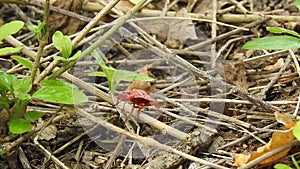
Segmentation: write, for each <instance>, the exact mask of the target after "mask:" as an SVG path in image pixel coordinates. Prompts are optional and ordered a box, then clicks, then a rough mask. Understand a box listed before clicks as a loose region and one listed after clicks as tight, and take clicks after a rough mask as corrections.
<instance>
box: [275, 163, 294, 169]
mask: <svg viewBox="0 0 300 169" xmlns="http://www.w3.org/2000/svg"><path fill="white" fill-rule="evenodd" d="M274 168H275V169H293V168H292V167H290V166H288V165H286V164H281V163H278V164H276V165H275V166H274Z"/></svg>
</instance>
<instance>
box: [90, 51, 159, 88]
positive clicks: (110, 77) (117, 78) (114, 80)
mask: <svg viewBox="0 0 300 169" xmlns="http://www.w3.org/2000/svg"><path fill="white" fill-rule="evenodd" d="M91 55H92V56H93V57H94V58H95V59H96V60H97V62H98V63H99V65H100V67H101V69H102V71H103V72H92V73H89V74H88V75H89V76H99V77H106V78H107V81H108V86H109V90H110V91H114V90H115V89H116V87H117V85H118V84H119V83H120V82H121V81H127V82H131V81H134V80H137V81H153V80H154V79H153V78H151V77H148V76H144V75H140V74H137V73H134V72H130V71H127V70H118V69H115V68H113V67H111V66H107V65H106V64H105V62H104V61H103V60H102V58H101V56H100V55H99V54H98V53H97V52H96V50H94V51H92V52H91Z"/></svg>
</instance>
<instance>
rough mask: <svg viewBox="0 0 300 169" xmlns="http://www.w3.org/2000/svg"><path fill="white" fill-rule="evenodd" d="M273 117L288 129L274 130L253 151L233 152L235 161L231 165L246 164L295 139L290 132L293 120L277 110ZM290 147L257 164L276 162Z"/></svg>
mask: <svg viewBox="0 0 300 169" xmlns="http://www.w3.org/2000/svg"><path fill="white" fill-rule="evenodd" d="M275 117H276V120H277V121H278V122H279V123H282V124H284V125H285V126H288V127H290V129H289V130H285V131H277V132H274V133H273V135H272V138H271V140H270V141H269V142H268V143H267V144H266V145H264V146H262V147H259V148H258V149H257V151H254V152H252V153H251V154H249V155H243V154H233V156H234V158H235V162H234V164H233V166H237V167H240V166H243V165H245V164H247V163H248V162H250V161H252V160H254V159H256V158H258V157H260V156H262V155H264V154H266V153H268V152H270V151H272V150H274V149H277V148H279V147H281V146H284V145H286V144H288V143H290V142H292V141H293V140H294V139H295V137H294V135H293V133H292V127H293V126H294V125H295V123H294V122H293V120H292V119H291V118H290V117H288V116H287V115H284V114H281V113H278V112H276V113H275ZM290 149H291V148H288V149H285V150H283V151H281V152H280V153H277V154H275V155H273V156H272V157H270V158H268V159H266V160H264V161H262V162H260V163H259V164H261V165H262V164H268V163H273V162H276V161H277V160H278V159H280V158H282V157H285V156H286V154H287V153H288V152H289V151H290Z"/></svg>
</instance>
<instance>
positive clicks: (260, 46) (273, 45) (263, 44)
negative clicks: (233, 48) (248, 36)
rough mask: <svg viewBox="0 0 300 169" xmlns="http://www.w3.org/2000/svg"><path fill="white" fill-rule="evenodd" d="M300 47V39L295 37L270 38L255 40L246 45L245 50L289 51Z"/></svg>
mask: <svg viewBox="0 0 300 169" xmlns="http://www.w3.org/2000/svg"><path fill="white" fill-rule="evenodd" d="M299 47H300V39H299V38H296V37H293V36H268V37H264V38H259V39H254V40H251V41H249V42H247V43H245V44H244V46H243V49H252V50H264V49H265V50H267V49H270V50H287V49H297V48H299Z"/></svg>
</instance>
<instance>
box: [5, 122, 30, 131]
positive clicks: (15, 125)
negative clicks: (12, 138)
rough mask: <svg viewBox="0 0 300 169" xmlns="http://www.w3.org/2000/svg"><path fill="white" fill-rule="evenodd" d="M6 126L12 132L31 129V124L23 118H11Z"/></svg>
mask: <svg viewBox="0 0 300 169" xmlns="http://www.w3.org/2000/svg"><path fill="white" fill-rule="evenodd" d="M8 127H9V131H10V132H11V133H12V134H22V133H26V132H28V131H30V130H31V129H32V126H31V125H30V124H29V123H28V122H27V121H26V120H24V119H15V120H12V121H11V122H10V123H9V126H8Z"/></svg>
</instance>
